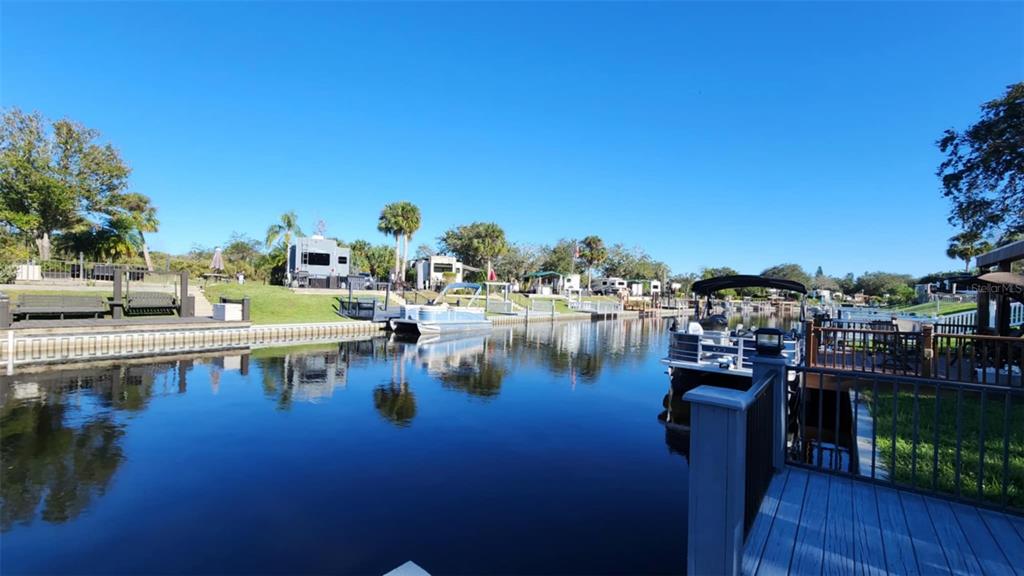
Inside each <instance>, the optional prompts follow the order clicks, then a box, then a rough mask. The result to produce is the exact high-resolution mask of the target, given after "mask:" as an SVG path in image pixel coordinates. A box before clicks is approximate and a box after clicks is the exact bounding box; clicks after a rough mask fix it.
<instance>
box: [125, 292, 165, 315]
mask: <svg viewBox="0 0 1024 576" xmlns="http://www.w3.org/2000/svg"><path fill="white" fill-rule="evenodd" d="M177 309H178V299H177V298H175V297H174V295H173V294H168V293H166V292H129V293H128V297H127V298H126V299H125V304H124V312H125V314H129V315H132V314H135V315H140V314H174V313H175V311H177Z"/></svg>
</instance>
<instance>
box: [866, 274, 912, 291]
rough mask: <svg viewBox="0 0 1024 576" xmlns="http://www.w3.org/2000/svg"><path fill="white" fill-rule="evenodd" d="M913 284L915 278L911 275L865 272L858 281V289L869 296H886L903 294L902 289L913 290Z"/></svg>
mask: <svg viewBox="0 0 1024 576" xmlns="http://www.w3.org/2000/svg"><path fill="white" fill-rule="evenodd" d="M913 284H914V278H913V276H911V275H909V274H893V273H891V272H865V273H864V274H863V275H861V277H860V278H858V279H857V286H856V288H857V290H859V291H861V292H863V293H865V294H867V295H868V296H885V295H886V294H889V295H893V294H898V293H900V292H901V287H904V288H911V287H912V286H913ZM911 289H912V288H911Z"/></svg>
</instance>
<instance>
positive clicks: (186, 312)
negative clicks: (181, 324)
mask: <svg viewBox="0 0 1024 576" xmlns="http://www.w3.org/2000/svg"><path fill="white" fill-rule="evenodd" d="M179 277H180V278H181V280H180V281H179V282H178V316H179V317H181V318H191V317H192V316H193V315H194V314H195V308H194V307H193V306H192V300H191V298H190V297H189V295H188V270H182V271H181V275H180V276H179Z"/></svg>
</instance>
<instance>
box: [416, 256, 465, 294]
mask: <svg viewBox="0 0 1024 576" xmlns="http://www.w3.org/2000/svg"><path fill="white" fill-rule="evenodd" d="M414 266H415V267H416V287H417V288H419V289H420V290H428V289H431V288H437V287H440V286H442V285H444V284H446V283H448V282H462V271H463V266H462V262H459V261H458V259H457V258H455V257H454V256H441V255H439V254H435V255H433V256H431V257H429V258H422V259H420V260H417V261H416V263H415V264H414ZM445 274H448V275H449V276H448V278H447V279H446V278H445Z"/></svg>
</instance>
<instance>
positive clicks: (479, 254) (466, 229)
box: [438, 222, 508, 270]
mask: <svg viewBox="0 0 1024 576" xmlns="http://www.w3.org/2000/svg"><path fill="white" fill-rule="evenodd" d="M438 250H439V251H440V252H441V253H443V254H453V255H455V256H457V257H458V258H459V260H461V261H462V262H463V263H465V264H469V265H470V266H476V267H484V266H486V268H487V269H488V270H490V269H491V265H492V263H493V262H494V260H495V259H497V258H498V257H499V256H501V255H502V254H504V253H505V252H506V251H507V250H508V241H507V240H505V231H504V230H502V229H501V226H498V225H497V224H495V223H493V222H474V223H472V224H466V225H463V226H458V227H456V228H452V229H450V230H448V231H446V232H445V233H444V234H442V235H441V238H439V239H438Z"/></svg>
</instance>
